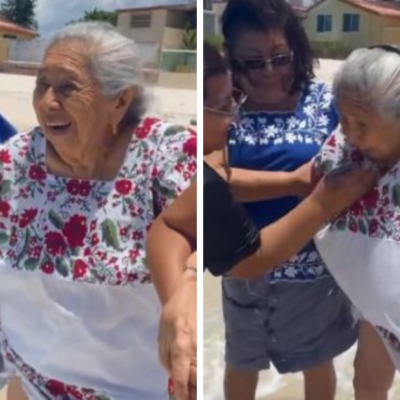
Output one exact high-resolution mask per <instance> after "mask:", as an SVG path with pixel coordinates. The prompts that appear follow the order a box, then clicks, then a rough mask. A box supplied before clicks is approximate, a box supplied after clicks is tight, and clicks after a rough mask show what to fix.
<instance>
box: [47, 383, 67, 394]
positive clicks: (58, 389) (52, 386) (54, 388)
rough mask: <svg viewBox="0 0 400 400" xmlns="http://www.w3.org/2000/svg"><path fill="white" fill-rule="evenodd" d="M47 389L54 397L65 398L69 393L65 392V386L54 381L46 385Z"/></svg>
mask: <svg viewBox="0 0 400 400" xmlns="http://www.w3.org/2000/svg"><path fill="white" fill-rule="evenodd" d="M46 389H47V390H48V391H49V392H50V393H51V394H52V395H53V396H63V395H66V394H67V393H66V392H65V389H66V388H65V385H64V384H63V383H62V382H60V381H56V380H54V379H50V380H48V381H47V383H46Z"/></svg>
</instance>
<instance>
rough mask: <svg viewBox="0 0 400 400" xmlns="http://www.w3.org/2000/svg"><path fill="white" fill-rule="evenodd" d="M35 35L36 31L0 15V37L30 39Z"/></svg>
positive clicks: (36, 34)
mask: <svg viewBox="0 0 400 400" xmlns="http://www.w3.org/2000/svg"><path fill="white" fill-rule="evenodd" d="M37 36H39V35H38V33H37V32H35V31H33V30H31V29H27V28H25V27H23V26H21V25H17V24H14V23H13V22H10V21H7V20H6V19H4V18H2V17H0V38H3V39H18V40H30V39H34V38H35V37H37Z"/></svg>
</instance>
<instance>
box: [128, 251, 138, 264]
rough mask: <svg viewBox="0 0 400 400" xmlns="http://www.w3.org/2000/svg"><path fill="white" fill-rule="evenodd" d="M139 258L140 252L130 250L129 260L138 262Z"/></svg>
mask: <svg viewBox="0 0 400 400" xmlns="http://www.w3.org/2000/svg"><path fill="white" fill-rule="evenodd" d="M138 257H139V250H138V249H134V250H129V258H130V259H131V260H133V261H136V259H137V258H138Z"/></svg>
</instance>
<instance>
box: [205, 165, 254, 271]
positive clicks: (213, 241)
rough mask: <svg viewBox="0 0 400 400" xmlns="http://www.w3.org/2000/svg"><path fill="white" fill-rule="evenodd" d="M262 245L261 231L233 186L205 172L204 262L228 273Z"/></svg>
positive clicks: (211, 268) (209, 268)
mask: <svg viewBox="0 0 400 400" xmlns="http://www.w3.org/2000/svg"><path fill="white" fill-rule="evenodd" d="M260 245H261V239H260V233H259V230H258V229H257V228H256V226H255V225H254V223H253V221H252V220H251V219H250V218H249V216H248V215H247V213H246V211H245V209H244V208H243V206H242V205H241V204H239V203H237V202H235V200H234V199H233V196H232V194H231V191H230V188H229V185H228V184H227V183H226V182H225V181H224V180H223V179H222V178H219V177H212V176H211V179H210V178H208V177H207V172H206V171H205V173H204V265H205V267H206V268H207V269H208V270H209V271H210V272H211V273H212V274H213V275H215V276H220V275H223V274H226V273H228V272H229V271H230V270H231V269H232V268H233V267H234V266H235V265H236V264H237V263H239V262H240V261H243V260H244V259H245V258H247V257H249V256H250V255H252V254H253V253H255V252H256V251H257V250H258V249H259V247H260Z"/></svg>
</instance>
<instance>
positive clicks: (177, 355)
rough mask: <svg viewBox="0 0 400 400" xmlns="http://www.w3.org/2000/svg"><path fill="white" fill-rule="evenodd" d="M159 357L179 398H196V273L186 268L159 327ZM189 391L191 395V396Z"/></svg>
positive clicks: (186, 399)
mask: <svg viewBox="0 0 400 400" xmlns="http://www.w3.org/2000/svg"><path fill="white" fill-rule="evenodd" d="M159 352H160V360H161V362H162V364H163V365H164V367H165V368H166V369H167V371H168V373H169V374H170V376H171V378H172V380H173V382H174V384H175V396H176V398H177V400H188V399H193V398H194V397H193V386H194V385H195V384H196V383H195V382H193V381H194V373H193V367H196V366H193V365H192V364H193V362H196V359H197V357H196V356H197V276H196V273H195V272H194V271H193V270H192V269H187V270H186V271H185V272H184V274H183V276H182V278H181V280H180V282H179V284H178V286H177V288H176V290H175V293H174V294H173V296H172V297H171V298H170V299H169V301H168V302H167V303H166V305H165V306H164V309H163V311H162V315H161V323H160V331H159ZM189 393H190V397H189Z"/></svg>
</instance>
